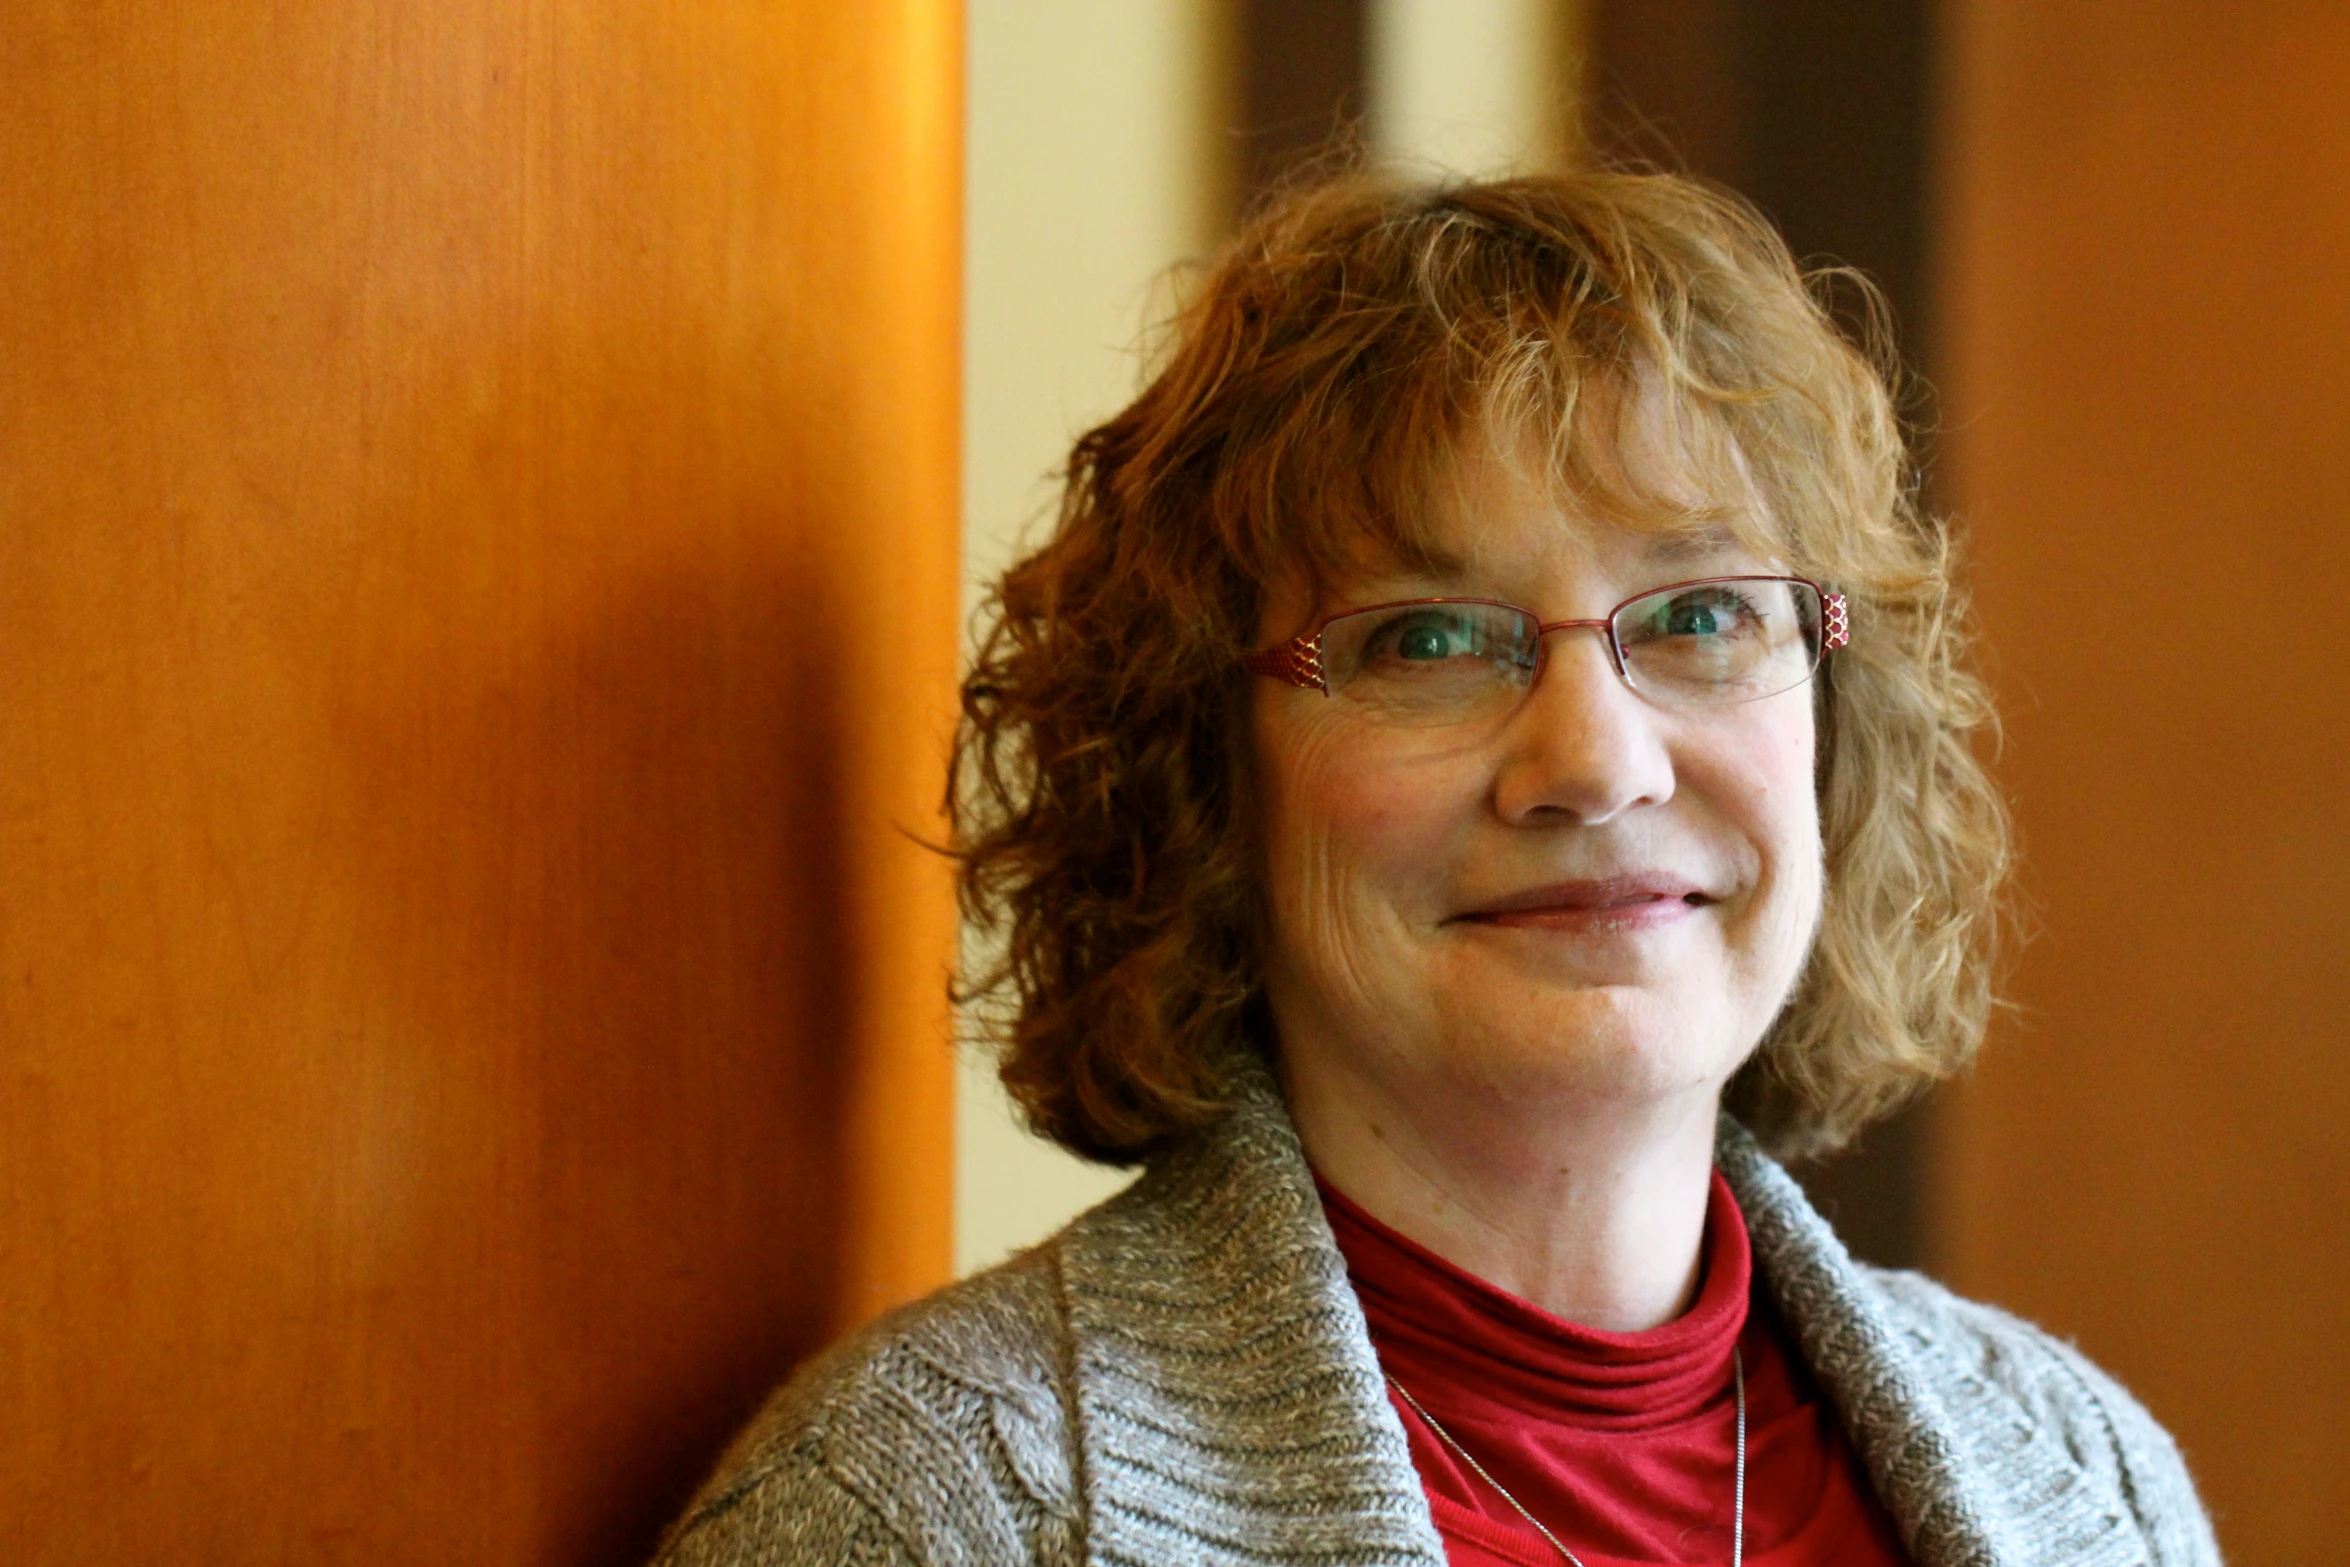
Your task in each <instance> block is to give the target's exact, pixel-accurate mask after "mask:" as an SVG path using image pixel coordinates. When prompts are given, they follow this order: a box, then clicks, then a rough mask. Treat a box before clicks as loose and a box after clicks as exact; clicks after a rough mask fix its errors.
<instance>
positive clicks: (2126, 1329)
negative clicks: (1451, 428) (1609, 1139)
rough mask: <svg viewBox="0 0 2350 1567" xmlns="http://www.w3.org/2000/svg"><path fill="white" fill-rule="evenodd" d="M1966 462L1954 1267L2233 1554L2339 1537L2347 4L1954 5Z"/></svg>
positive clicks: (2348, 1518)
mask: <svg viewBox="0 0 2350 1567" xmlns="http://www.w3.org/2000/svg"><path fill="white" fill-rule="evenodd" d="M1955 19H1956V21H1957V22H1958V24H1959V25H1958V26H1957V29H1956V32H1955V34H1954V36H1953V38H1952V40H1951V44H1952V49H1953V53H1952V56H1951V59H1950V65H1951V76H1950V78H1949V92H1948V95H1947V96H1948V102H1949V104H1950V113H1951V120H1950V124H1949V132H1948V134H1949V137H1950V142H1949V153H1950V165H1949V174H1950V178H1949V181H1948V189H1949V192H1950V195H1951V198H1952V199H1951V204H1950V207H1949V210H1948V213H1947V222H1946V225H1945V231H1944V236H1943V252H1944V267H1945V273H1944V292H1945V298H1946V301H1947V309H1946V312H1945V316H1944V321H1943V324H1942V334H1941V335H1942V340H1943V343H1944V344H1945V352H1944V362H1945V364H1946V365H1947V371H1946V374H1947V378H1948V386H1947V390H1946V397H1945V402H1944V415H1945V419H1946V422H1947V427H1948V428H1947V434H1946V437H1945V452H1946V454H1947V466H1946V472H1947V474H1948V476H1949V478H1950V480H1951V483H1952V487H1953V492H1954V495H1955V499H1956V500H1957V502H1958V503H1959V506H1960V509H1961V511H1962V513H1963V514H1964V515H1965V516H1966V517H1967V518H1968V519H1969V520H1971V522H1972V524H1973V527H1974V530H1975V533H1976V536H1977V539H1978V541H1979V553H1980V560H1981V567H1980V580H1981V593H1980V598H1981V605H1982V611H1983V619H1984V623H1985V626H1986V628H1987V630H1988V632H1989V635H1990V639H1991V648H1992V652H1993V667H1994V670H1995V673H1996V676H1997V679H1998V684H1999V687H2000V692H2001V696H2002V699H2003V701H2004V704H2005V707H2006V712H2007V721H2008V736H2009V737H2008V744H2007V749H2006V751H2005V754H2004V755H2003V756H2002V758H2001V761H2000V772H2001V776H2002V777H2003V779H2004V780H2005V782H2006V784H2007V786H2008V788H2009V789H2010V790H2011V791H2012V792H2013V794H2014V796H2015V798H2016V801H2017V809H2018V814H2019V818H2020V821H2021V824H2022V828H2023V832H2024V840H2025V849H2026V853H2027V859H2026V887H2027V890H2028V893H2029V895H2030V899H2031V905H2032V912H2033V923H2034V925H2035V926H2036V927H2037V939H2036V940H2035V941H2034V942H2033V943H2032V945H2031V946H2030V947H2029V948H2028V949H2027V950H2026V952H2025V954H2024V956H2023V959H2022V961H2021V964H2020V966H2019V967H2018V969H2017V971H2016V975H2015V981H2014V986H2013V990H2014V995H2015V999H2016V1001H2017V1004H2018V1010H2017V1011H2016V1012H2015V1013H2014V1015H2013V1016H2011V1017H2010V1018H2009V1019H2007V1020H2006V1021H2005V1023H2004V1024H2003V1026H2001V1027H2000V1028H1999V1029H1998V1030H1997V1031H1996V1032H1995V1034H1994V1037H1993V1038H1992V1040H1991V1043H1990V1046H1989V1048H1988V1050H1987V1052H1986V1055H1985V1058H1984V1061H1983V1064H1982V1067H1981V1070H1980V1071H1979V1073H1978V1074H1977V1076H1976V1079H1975V1081H1974V1082H1973V1083H1972V1084H1971V1085H1970V1086H1969V1088H1968V1089H1967V1091H1965V1092H1964V1093H1962V1094H1960V1095H1959V1096H1957V1098H1956V1101H1955V1103H1954V1105H1953V1114H1952V1117H1951V1119H1950V1122H1949V1124H1948V1127H1947V1131H1948V1138H1947V1142H1946V1148H1945V1155H1946V1157H1945V1159H1944V1162H1943V1168H1942V1172H1941V1181H1940V1183H1939V1189H1940V1190H1941V1191H1942V1192H1943V1193H1944V1194H1945V1198H1944V1202H1945V1212H1944V1223H1943V1233H1944V1234H1945V1235H1946V1236H1947V1237H1948V1243H1949V1257H1950V1265H1951V1269H1952V1272H1953V1274H1954V1279H1955V1282H1956V1283H1957V1284H1958V1285H1960V1286H1961V1287H1962V1288H1964V1289H1966V1290H1968V1291H1969V1292H1971V1293H1976V1294H1980V1295H1984V1296H1987V1297H1989V1298H1991V1299H1993V1300H1995V1301H1998V1302H2000V1303H2001V1304H2004V1305H2007V1306H2010V1307H2013V1308H2015V1309H2017V1310H2019V1311H2022V1312H2024V1313H2026V1314H2027V1315H2030V1316H2032V1317H2035V1318H2037V1319H2039V1320H2041V1321H2042V1322H2045V1323H2046V1324H2047V1325H2049V1326H2050V1327H2052V1328H2054V1329H2055V1330H2057V1331H2058V1332H2060V1333H2063V1334H2066V1335H2068V1336H2074V1337H2077V1338H2078V1339H2079V1340H2080V1342H2081V1344H2082V1346H2083V1347H2084V1348H2085V1349H2087V1350H2088V1351H2089V1352H2090V1353H2091V1354H2092V1355H2094V1356H2095V1357H2097V1358H2098V1359H2099V1360H2100V1361H2102V1362H2104V1363H2105V1364H2106V1365H2108V1366H2109V1367H2110V1368H2112V1369H2113V1370H2114V1371H2115V1372H2116V1373H2118V1374H2119V1375H2120V1376H2121V1377H2122V1378H2123V1379H2125V1380H2126V1381H2127V1382H2128V1383H2129V1384H2130V1385H2131V1386H2133V1387H2134V1388H2135V1389H2136V1390H2137V1391H2138V1392H2139V1393H2140V1394H2141V1395H2143V1397H2144V1398H2145V1399H2146V1401H2147V1402H2148V1403H2149V1404H2150V1405H2151V1406H2152V1407H2153V1409H2154V1411H2155V1413H2156V1414H2157V1415H2158V1416H2160V1417H2161V1418H2163V1419H2164V1420H2165V1421H2167V1422H2169V1423H2170V1424H2171V1426H2172V1427H2173V1429H2174V1430H2175V1431H2176V1432H2177V1433H2178V1436H2179V1438H2180V1440H2181V1441H2182V1443H2183V1444H2184V1445H2185V1447H2186V1450H2187V1455H2188V1458H2189V1460H2190V1461H2191V1462H2192V1464H2193V1465H2194V1467H2195V1469H2196V1471H2197V1472H2198V1474H2199V1475H2200V1477H2201V1479H2202V1481H2203V1483H2204V1485H2205V1487H2206V1488H2207V1491H2208V1493H2209V1496H2210V1499H2211V1501H2212V1503H2213V1505H2214V1508H2215V1509H2216V1511H2217V1513H2218V1515H2219V1523H2220V1533H2221V1538H2222V1541H2223V1543H2224V1544H2225V1545H2226V1546H2227V1547H2228V1551H2229V1559H2230V1560H2231V1561H2233V1562H2236V1563H2238V1564H2242V1567H2286V1564H2288V1563H2304V1562H2330V1561H2338V1560H2341V1559H2342V1557H2343V1555H2344V1546H2343V1541H2344V1540H2345V1539H2346V1538H2350V1459H2346V1458H2345V1456H2344V1454H2345V1449H2344V1443H2343V1438H2342V1411H2343V1409H2344V1408H2345V1407H2346V1406H2350V914H2346V913H2345V905H2344V896H2343V894H2344V889H2345V887H2350V679H2346V674H2350V659H2346V658H2345V656H2344V652H2343V639H2342V632H2341V628H2342V626H2343V624H2344V615H2343V612H2342V609H2341V600H2342V593H2341V591H2340V588H2339V586H2338V584H2340V583H2341V582H2343V581H2345V580H2350V519H2346V518H2345V502H2344V499H2343V483H2342V473H2343V466H2344V460H2345V453H2350V396H2345V393H2344V390H2343V365H2344V363H2345V362H2346V361H2350V288H2346V287H2345V284H2344V280H2345V277H2350V116H2346V115H2345V114H2344V113H2343V109H2342V105H2343V103H2344V102H2345V100H2350V10H2345V9H2344V8H2343V7H2341V6H2339V5H2337V4H2332V3H2322V4H2321V3H2313V0H2312V3H2288V0H2257V3H2255V0H2245V3H2241V4H2231V5H2226V6H2213V5H2208V4H2194V3H2187V0H2144V3H2140V4H2135V5H2115V4H2101V3H2089V0H2064V3H2057V4H2050V3H2046V0H1975V3H1972V4H1967V5H1963V6H1960V7H1958V8H1957V9H1956V12H1955Z"/></svg>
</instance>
